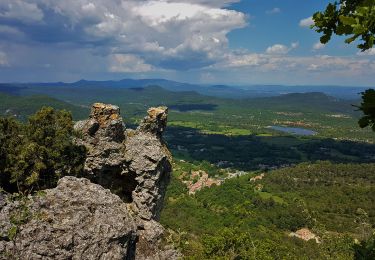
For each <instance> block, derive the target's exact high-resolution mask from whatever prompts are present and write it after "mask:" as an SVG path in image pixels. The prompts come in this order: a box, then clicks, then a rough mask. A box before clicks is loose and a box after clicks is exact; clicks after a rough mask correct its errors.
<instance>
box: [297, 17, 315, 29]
mask: <svg viewBox="0 0 375 260" xmlns="http://www.w3.org/2000/svg"><path fill="white" fill-rule="evenodd" d="M313 24H314V20H313V18H312V16H310V17H307V18H305V19H302V20H301V21H299V26H301V27H310V26H311V25H313Z"/></svg>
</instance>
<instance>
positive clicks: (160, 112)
mask: <svg viewBox="0 0 375 260" xmlns="http://www.w3.org/2000/svg"><path fill="white" fill-rule="evenodd" d="M147 113H148V115H147V116H146V117H145V118H144V119H143V122H142V123H141V124H140V126H139V127H138V130H139V131H141V132H146V133H152V134H155V135H157V136H161V134H162V133H163V132H164V130H165V128H166V127H167V117H168V108H167V107H152V108H150V109H149V110H148V111H147Z"/></svg>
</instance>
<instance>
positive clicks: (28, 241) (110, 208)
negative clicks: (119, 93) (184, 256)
mask: <svg viewBox="0 0 375 260" xmlns="http://www.w3.org/2000/svg"><path fill="white" fill-rule="evenodd" d="M167 114H168V109H167V108H166V107H159V108H150V109H149V110H148V116H146V117H145V118H144V120H143V122H142V123H141V125H140V126H139V127H138V128H137V129H136V130H131V129H126V128H125V124H124V123H123V120H122V118H121V116H120V109H119V108H118V107H117V106H113V105H106V104H101V103H96V104H94V105H93V106H92V109H91V114H90V117H89V119H88V120H85V121H79V122H77V123H76V124H75V126H74V128H75V130H76V131H78V132H80V135H79V136H80V137H79V138H76V140H75V142H76V143H77V144H79V145H83V146H85V147H86V150H87V155H86V161H85V166H84V173H83V177H85V178H82V179H77V178H75V177H64V178H63V179H61V180H60V181H59V183H58V186H57V187H56V188H55V189H51V190H47V191H46V195H45V196H34V197H30V198H29V201H28V203H27V205H26V206H27V208H28V209H29V211H30V214H31V217H30V216H28V217H27V221H22V224H20V227H19V232H17V236H16V237H13V239H14V241H6V240H4V239H5V238H6V237H9V234H8V233H9V232H8V231H9V230H11V228H12V225H13V224H12V223H11V221H10V219H11V217H12V214H14V212H18V211H19V210H20V209H21V210H22V209H24V208H25V205H21V204H20V203H19V202H11V203H7V202H6V203H5V204H4V198H2V197H1V196H0V211H1V212H0V252H10V254H15V256H16V258H17V257H18V258H19V259H134V258H135V259H177V258H178V257H179V254H178V252H177V251H176V250H174V249H173V248H162V246H161V239H162V236H163V233H164V228H163V227H162V226H161V225H160V224H159V223H158V222H157V220H158V219H159V216H160V211H161V208H162V205H163V200H164V195H165V192H166V188H167V185H168V183H169V179H170V173H171V154H170V152H169V151H168V149H167V147H166V145H165V144H164V142H163V139H162V133H163V132H164V130H165V127H166V124H167ZM90 181H91V182H93V183H95V184H93V183H91V182H90ZM103 187H104V188H103ZM111 192H113V193H115V194H116V195H118V196H116V195H114V194H112V193H111ZM21 215H22V214H21ZM22 216H23V215H22ZM13 231H14V230H13ZM137 241H138V242H137ZM7 256H9V255H3V257H4V258H5V259H6V258H7ZM0 257H1V256H0ZM0 259H1V258H0Z"/></svg>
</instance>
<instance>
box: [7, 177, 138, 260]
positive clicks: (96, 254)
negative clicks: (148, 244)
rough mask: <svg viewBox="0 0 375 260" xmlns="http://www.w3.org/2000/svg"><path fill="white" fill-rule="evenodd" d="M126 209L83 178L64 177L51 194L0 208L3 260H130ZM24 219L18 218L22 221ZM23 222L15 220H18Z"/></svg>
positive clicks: (132, 235) (133, 235) (132, 237)
mask: <svg viewBox="0 0 375 260" xmlns="http://www.w3.org/2000/svg"><path fill="white" fill-rule="evenodd" d="M131 214H132V213H131V211H130V210H129V209H128V205H127V204H125V203H124V202H123V201H122V200H121V199H120V198H119V197H118V196H117V195H114V194H112V193H111V192H110V190H108V189H104V188H103V187H102V186H100V185H97V184H93V183H91V182H90V181H89V180H88V179H84V178H81V179H78V178H76V177H64V178H62V179H60V180H59V182H58V185H57V187H56V188H54V189H50V190H46V191H45V194H41V195H36V196H32V197H29V198H28V199H27V200H25V201H17V202H11V201H9V202H8V203H7V204H6V205H5V206H3V207H2V208H1V212H0V227H1V237H3V238H4V237H6V236H7V234H8V233H9V232H10V230H12V228H13V229H17V233H16V235H14V236H13V237H12V238H11V240H10V239H9V240H10V241H6V240H1V241H0V252H2V255H1V256H0V257H1V258H2V259H10V258H13V259H132V258H134V256H135V245H136V239H137V225H136V223H135V221H134V217H133V216H132V215H131ZM22 216H23V217H22ZM21 217H22V218H23V219H22V221H21V220H20V219H19V221H14V219H17V218H21Z"/></svg>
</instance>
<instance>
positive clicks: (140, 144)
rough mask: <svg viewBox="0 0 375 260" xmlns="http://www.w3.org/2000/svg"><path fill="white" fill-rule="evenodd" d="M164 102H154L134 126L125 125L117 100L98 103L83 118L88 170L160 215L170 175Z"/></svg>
mask: <svg viewBox="0 0 375 260" xmlns="http://www.w3.org/2000/svg"><path fill="white" fill-rule="evenodd" d="M167 115H168V109H167V108H166V107H158V108H150V109H149V110H148V115H147V116H146V117H145V118H144V119H143V122H142V123H141V124H140V126H139V127H138V128H137V129H136V130H131V129H128V130H127V129H126V128H125V125H124V123H123V120H122V118H121V116H120V109H119V108H118V107H117V106H113V105H106V104H101V103H96V104H94V105H93V107H92V109H91V115H90V118H89V119H88V120H86V121H80V122H78V123H77V124H76V125H75V129H76V130H78V131H81V133H82V138H80V139H77V140H76V142H77V143H78V144H81V145H84V146H85V147H86V148H87V150H88V153H87V159H86V163H85V172H86V174H85V176H84V177H87V178H89V179H90V180H92V181H93V182H95V183H98V184H100V185H102V186H104V187H106V188H110V189H111V190H112V191H114V192H115V193H116V194H117V195H119V196H120V197H121V198H123V199H124V200H125V201H127V202H129V203H131V202H133V204H134V206H135V209H136V210H137V211H138V216H139V217H140V218H142V219H146V220H151V219H158V218H159V214H160V210H161V207H162V204H163V199H164V194H165V190H166V187H167V185H168V182H169V179H170V172H171V162H170V160H171V155H170V153H169V151H168V149H167V147H166V146H165V144H164V142H163V140H162V138H161V137H162V133H163V132H164V130H165V127H166V125H167Z"/></svg>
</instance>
